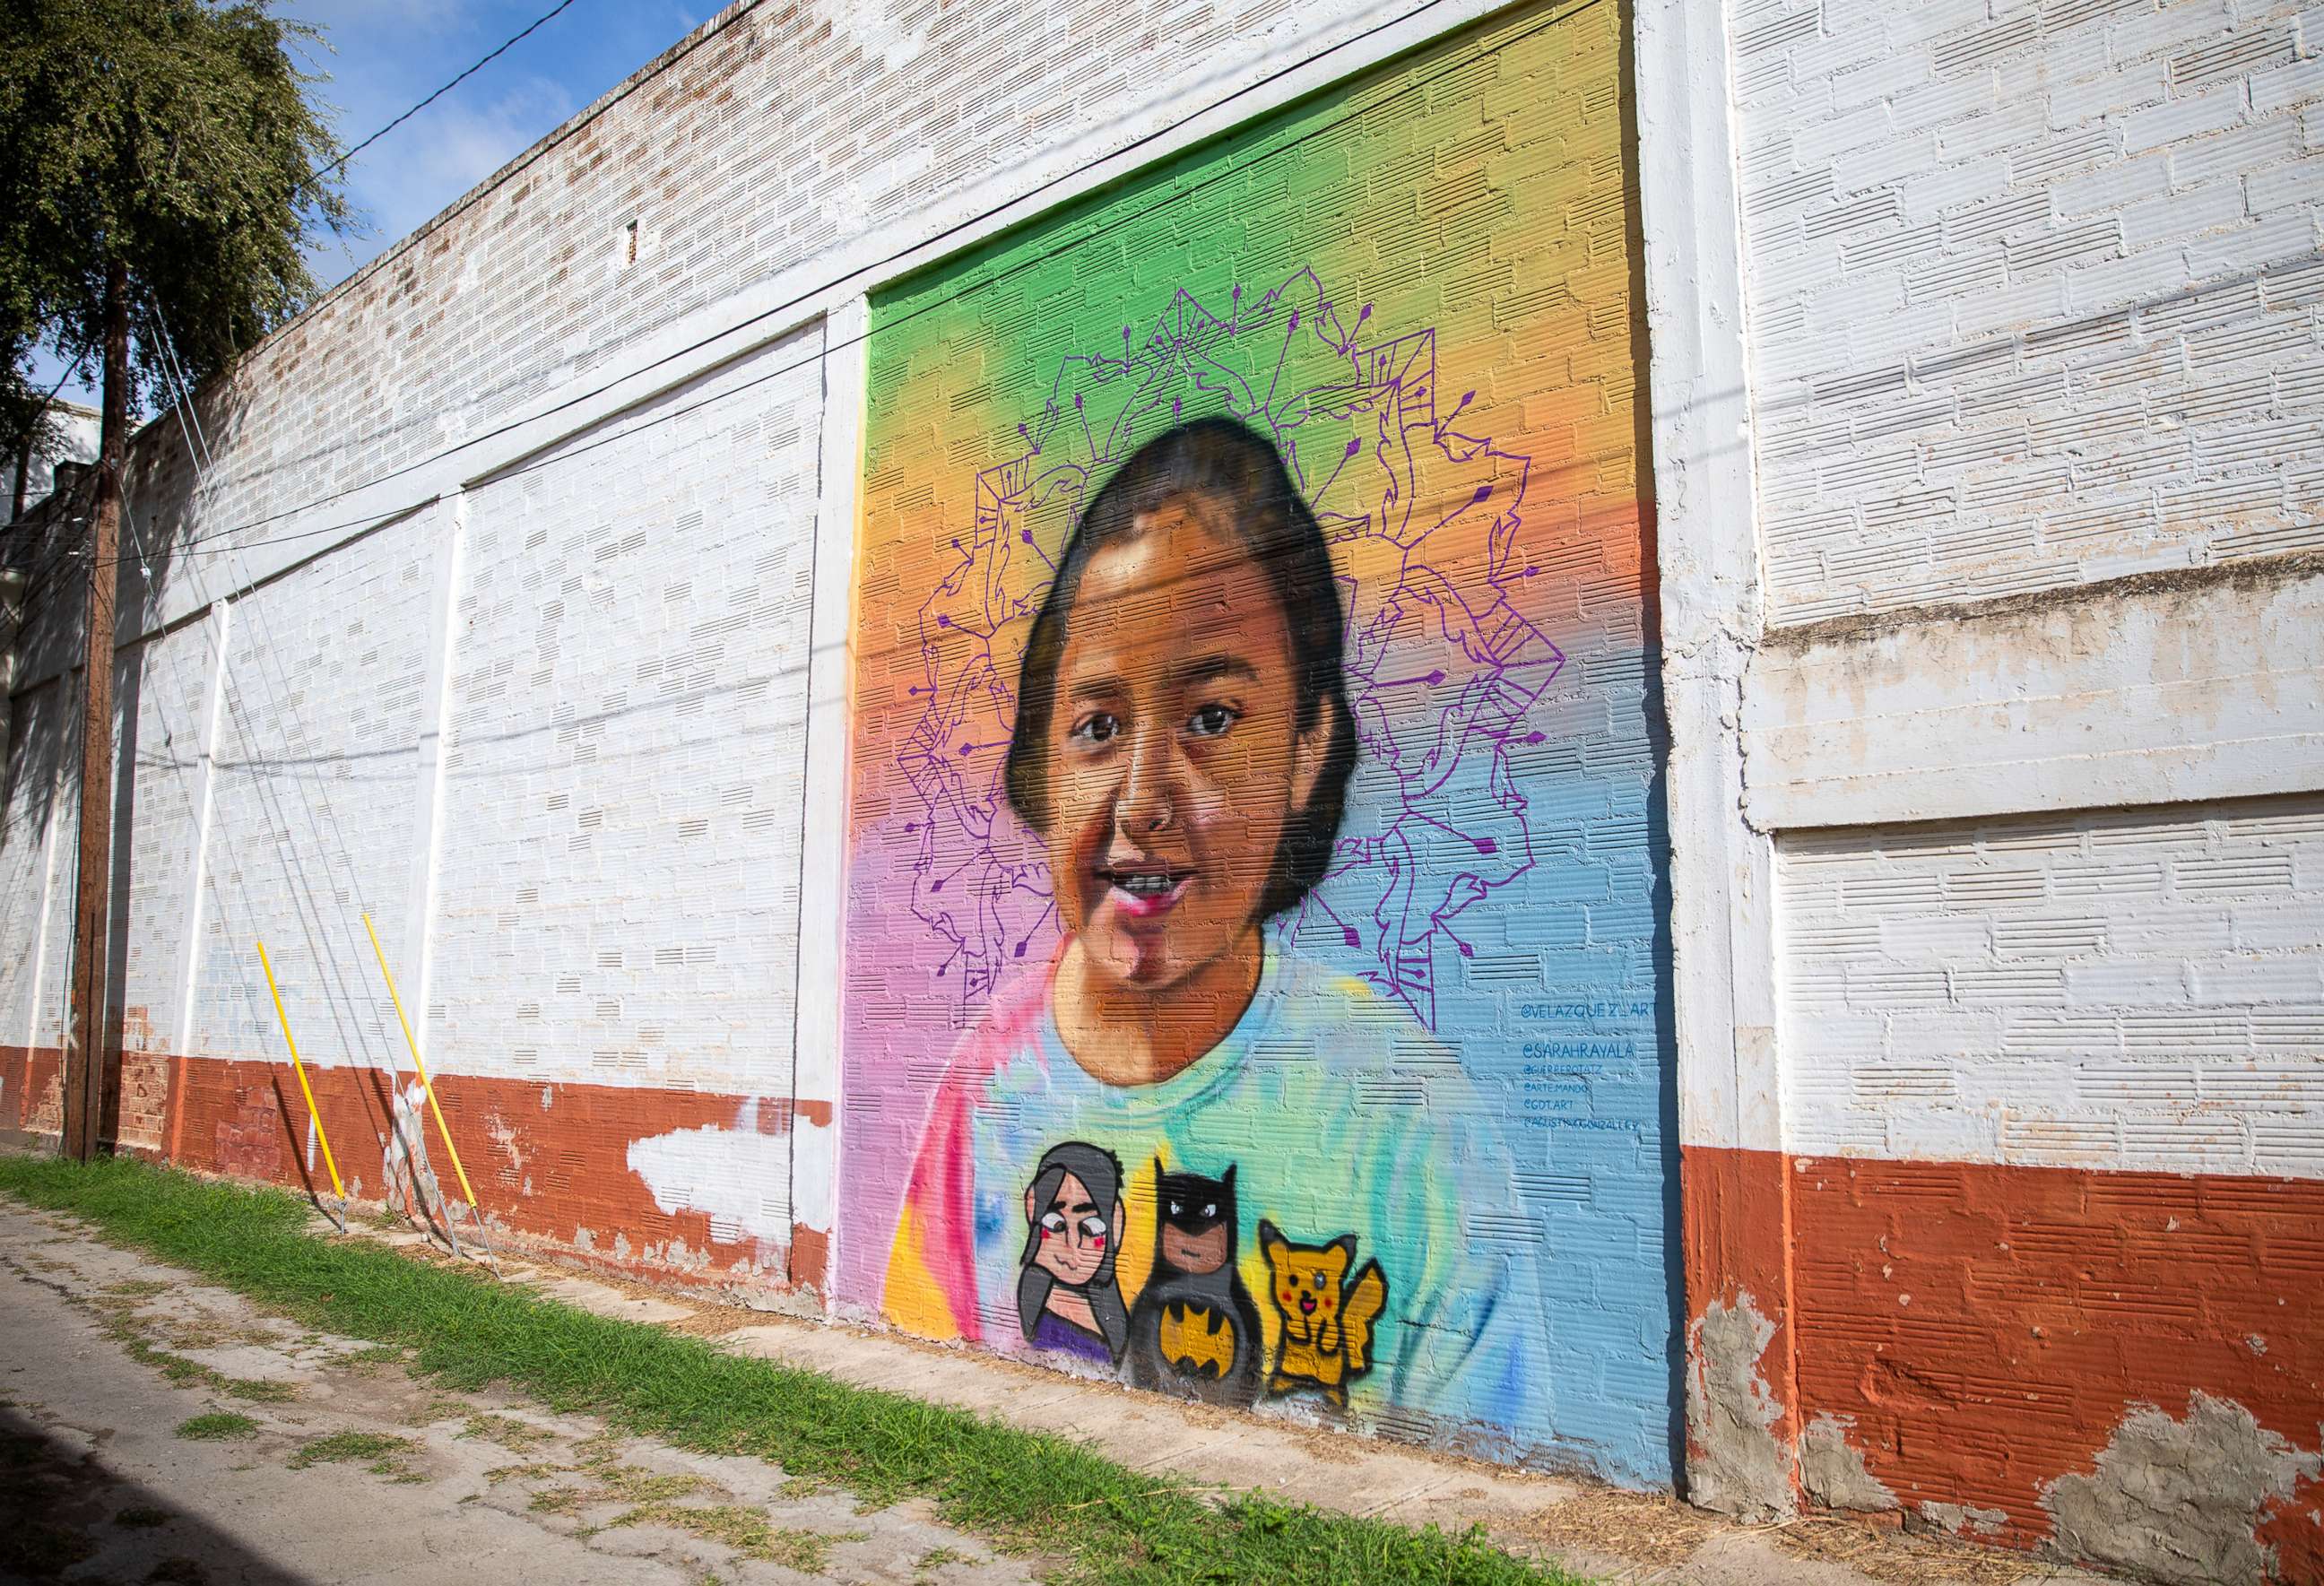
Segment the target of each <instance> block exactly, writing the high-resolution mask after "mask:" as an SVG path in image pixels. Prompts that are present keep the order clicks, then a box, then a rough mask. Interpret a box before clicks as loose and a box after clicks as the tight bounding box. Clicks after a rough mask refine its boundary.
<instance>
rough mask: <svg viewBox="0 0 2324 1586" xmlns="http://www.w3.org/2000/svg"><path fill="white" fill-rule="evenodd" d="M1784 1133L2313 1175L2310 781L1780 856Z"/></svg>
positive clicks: (2318, 985) (1803, 1149) (2319, 922)
mask: <svg viewBox="0 0 2324 1586" xmlns="http://www.w3.org/2000/svg"><path fill="white" fill-rule="evenodd" d="M1777 899H1778V918H1779V927H1778V928H1779V939H1780V943H1781V952H1782V972H1781V981H1782V1028H1781V1030H1780V1041H1781V1046H1782V1049H1783V1052H1784V1060H1785V1074H1784V1104H1785V1111H1786V1114H1787V1118H1788V1135H1789V1139H1788V1140H1787V1145H1788V1148H1790V1149H1791V1150H1793V1151H1794V1152H1799V1153H1803V1154H1807V1155H1847V1156H1870V1157H1890V1158H1920V1159H1924V1160H1940V1161H1971V1162H2007V1163H2015V1164H2020V1165H2029V1166H2084V1167H2104V1168H2135V1169H2151V1170H2156V1171H2166V1172H2182V1173H2183V1172H2226V1173H2255V1174H2273V1175H2282V1176H2301V1177H2315V1176H2319V1175H2324V796H2319V795H2315V794H2302V795H2299V796H2296V797H2290V798H2274V799H2264V800H2250V801H2245V802H2239V803H2232V804H2218V805H2209V806H2202V807H2191V806H2176V807H2165V808H2149V809H2142V810H2124V811H2116V812H2111V813H2107V814H2084V815H2080V816H2065V817H2057V816H2048V817H2029V818H2019V819H2012V820H1997V821H1990V822H1983V823H1978V824H1975V825H1916V826H1895V827H1872V828H1864V829H1859V830H1852V831H1846V832H1833V833H1814V834H1801V835H1799V836H1797V837H1794V838H1790V839H1786V840H1785V841H1784V842H1783V843H1782V844H1780V846H1779V849H1778V858H1777Z"/></svg>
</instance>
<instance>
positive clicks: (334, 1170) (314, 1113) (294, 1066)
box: [258, 942, 347, 1203]
mask: <svg viewBox="0 0 2324 1586" xmlns="http://www.w3.org/2000/svg"><path fill="white" fill-rule="evenodd" d="M258 963H259V967H260V968H262V969H263V970H265V971H266V989H267V990H268V991H272V992H273V993H274V1017H275V1018H277V1019H281V1021H282V1044H283V1045H284V1046H286V1047H290V1048H291V1072H293V1073H294V1074H298V1076H299V1093H300V1095H302V1096H304V1097H306V1098H307V1117H308V1120H309V1121H310V1122H312V1123H313V1124H314V1126H315V1139H316V1142H317V1143H318V1144H319V1145H320V1146H321V1147H322V1148H323V1166H326V1167H327V1168H329V1169H330V1170H331V1192H332V1193H333V1194H336V1195H337V1196H338V1197H339V1199H340V1201H341V1202H342V1203H344V1202H345V1201H346V1198H347V1190H346V1185H343V1184H341V1183H340V1182H339V1165H338V1164H337V1162H334V1161H332V1160H331V1138H330V1136H328V1135H327V1134H325V1133H324V1132H323V1115H322V1113H321V1112H320V1111H318V1110H317V1108H316V1106H315V1092H314V1087H313V1086H311V1085H309V1083H307V1065H305V1064H303V1063H301V1062H300V1061H299V1043H298V1042H296V1041H294V1040H292V1039H291V1016H290V1015H289V1014H287V1013H285V1012H283V1011H282V988H281V987H280V986H278V985H276V984H275V983H274V965H273V964H272V963H270V962H268V960H267V957H266V944H265V943H263V942H261V943H259V944H258Z"/></svg>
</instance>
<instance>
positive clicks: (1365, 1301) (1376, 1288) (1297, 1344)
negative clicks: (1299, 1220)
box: [1259, 1218, 1388, 1409]
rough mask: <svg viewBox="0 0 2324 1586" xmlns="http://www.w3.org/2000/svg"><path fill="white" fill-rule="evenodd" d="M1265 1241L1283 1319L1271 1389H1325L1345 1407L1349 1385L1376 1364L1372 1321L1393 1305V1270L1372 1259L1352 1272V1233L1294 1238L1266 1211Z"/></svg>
mask: <svg viewBox="0 0 2324 1586" xmlns="http://www.w3.org/2000/svg"><path fill="white" fill-rule="evenodd" d="M1259 1249H1260V1250H1261V1252H1263V1253H1264V1254H1265V1255H1266V1257H1267V1266H1268V1272H1269V1274H1270V1275H1271V1277H1272V1278H1273V1281H1272V1283H1271V1284H1270V1285H1269V1287H1270V1289H1271V1290H1272V1292H1273V1294H1274V1296H1275V1309H1276V1311H1277V1314H1280V1315H1281V1317H1282V1318H1283V1328H1282V1332H1281V1333H1280V1335H1279V1336H1278V1337H1277V1341H1276V1348H1275V1369H1274V1370H1273V1371H1272V1372H1271V1373H1269V1375H1268V1380H1267V1390H1268V1392H1269V1393H1290V1392H1293V1391H1295V1390H1296V1389H1298V1388H1322V1389H1323V1397H1325V1398H1328V1399H1330V1400H1331V1401H1332V1402H1333V1404H1335V1405H1338V1406H1341V1407H1342V1408H1343V1409H1344V1408H1345V1407H1346V1406H1347V1403H1348V1384H1349V1383H1351V1382H1352V1381H1353V1380H1355V1379H1357V1378H1359V1377H1360V1376H1362V1375H1363V1374H1364V1373H1365V1372H1367V1371H1369V1370H1370V1369H1371V1368H1372V1349H1371V1345H1372V1323H1373V1322H1374V1321H1375V1320H1377V1319H1378V1317H1379V1314H1380V1313H1381V1312H1382V1311H1383V1310H1385V1309H1387V1308H1388V1278H1387V1277H1386V1276H1385V1275H1384V1274H1383V1273H1382V1272H1381V1271H1380V1265H1379V1262H1378V1261H1366V1262H1365V1263H1364V1264H1363V1266H1362V1267H1361V1268H1358V1270H1357V1272H1356V1275H1355V1277H1354V1279H1353V1280H1352V1281H1350V1280H1349V1279H1348V1267H1349V1264H1350V1263H1351V1262H1352V1261H1353V1260H1354V1259H1356V1236H1355V1235H1354V1234H1352V1233H1343V1234H1342V1235H1341V1236H1340V1237H1339V1238H1338V1239H1335V1240H1333V1241H1332V1242H1331V1243H1330V1244H1327V1245H1299V1244H1293V1243H1292V1242H1291V1241H1290V1240H1287V1239H1285V1238H1284V1237H1283V1235H1282V1233H1281V1232H1280V1231H1278V1230H1277V1228H1276V1226H1275V1224H1273V1223H1272V1222H1268V1221H1267V1220H1266V1219H1265V1218H1261V1219H1259Z"/></svg>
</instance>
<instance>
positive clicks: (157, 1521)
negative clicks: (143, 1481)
mask: <svg viewBox="0 0 2324 1586" xmlns="http://www.w3.org/2000/svg"><path fill="white" fill-rule="evenodd" d="M113 1523H114V1524H115V1525H116V1526H123V1527H125V1528H126V1529H128V1530H132V1531H150V1530H152V1528H153V1527H154V1526H166V1525H168V1524H169V1523H170V1511H169V1510H167V1509H157V1508H154V1507H153V1506H152V1504H149V1503H134V1504H131V1505H130V1506H129V1507H128V1508H125V1509H123V1510H122V1511H121V1512H120V1513H119V1514H117V1515H115V1516H114V1517H113Z"/></svg>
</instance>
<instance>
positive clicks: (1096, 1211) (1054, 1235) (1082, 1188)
mask: <svg viewBox="0 0 2324 1586" xmlns="http://www.w3.org/2000/svg"><path fill="white" fill-rule="evenodd" d="M1109 1212H1111V1216H1112V1217H1113V1218H1114V1219H1115V1220H1116V1221H1119V1220H1120V1215H1121V1208H1120V1205H1118V1204H1117V1205H1115V1206H1113V1207H1111V1208H1108V1207H1104V1206H1101V1205H1099V1204H1098V1203H1097V1202H1096V1200H1095V1198H1094V1197H1093V1196H1092V1195H1091V1194H1090V1192H1089V1186H1088V1185H1084V1183H1082V1181H1081V1180H1080V1179H1078V1178H1075V1177H1074V1176H1073V1175H1072V1174H1070V1173H1068V1174H1066V1175H1065V1177H1064V1178H1063V1179H1061V1180H1060V1181H1059V1182H1058V1184H1057V1193H1056V1194H1055V1195H1054V1196H1052V1197H1051V1198H1050V1201H1049V1203H1048V1204H1047V1206H1037V1205H1036V1204H1034V1200H1033V1192H1032V1191H1030V1190H1028V1191H1026V1192H1025V1214H1026V1216H1027V1217H1028V1218H1030V1219H1031V1220H1032V1221H1033V1222H1035V1223H1036V1224H1037V1225H1038V1227H1039V1229H1040V1233H1039V1236H1038V1244H1037V1247H1036V1248H1035V1249H1034V1252H1033V1261H1034V1264H1035V1265H1036V1266H1038V1267H1041V1268H1046V1269H1047V1271H1048V1272H1049V1273H1050V1275H1051V1276H1052V1277H1056V1279H1057V1280H1058V1281H1059V1282H1061V1283H1065V1284H1069V1285H1071V1286H1073V1287H1074V1288H1080V1287H1082V1286H1084V1285H1086V1284H1087V1283H1088V1282H1089V1280H1090V1279H1091V1278H1093V1277H1096V1276H1097V1269H1098V1268H1099V1267H1100V1266H1102V1265H1103V1264H1104V1261H1105V1250H1106V1246H1107V1245H1109V1244H1110V1243H1111V1242H1112V1240H1111V1237H1110V1233H1109V1228H1110V1224H1109V1223H1108V1222H1107V1217H1108V1214H1109Z"/></svg>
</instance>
